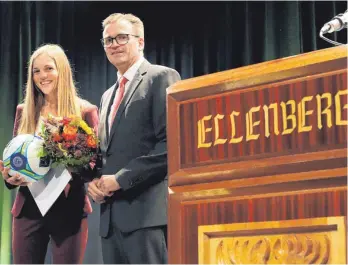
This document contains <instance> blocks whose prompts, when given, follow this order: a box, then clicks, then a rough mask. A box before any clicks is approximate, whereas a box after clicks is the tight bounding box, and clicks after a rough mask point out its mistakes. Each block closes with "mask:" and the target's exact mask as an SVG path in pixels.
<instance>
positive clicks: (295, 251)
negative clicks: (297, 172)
mask: <svg viewBox="0 0 348 265" xmlns="http://www.w3.org/2000/svg"><path fill="white" fill-rule="evenodd" d="M198 230H199V240H198V241H199V263H200V264H202V263H204V264H346V261H347V257H346V221H345V217H328V218H310V219H299V220H287V221H271V222H254V223H238V224H227V225H211V226H200V227H199V228H198Z"/></svg>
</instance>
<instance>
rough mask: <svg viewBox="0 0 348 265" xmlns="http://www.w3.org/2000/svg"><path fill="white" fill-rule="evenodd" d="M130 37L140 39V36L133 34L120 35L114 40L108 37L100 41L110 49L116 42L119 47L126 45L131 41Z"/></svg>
mask: <svg viewBox="0 0 348 265" xmlns="http://www.w3.org/2000/svg"><path fill="white" fill-rule="evenodd" d="M129 35H130V36H133V37H136V38H139V36H137V35H133V34H118V35H117V36H116V37H114V38H112V37H107V38H103V39H100V41H101V44H102V45H103V46H104V47H110V46H111V45H112V43H113V42H114V40H116V42H117V44H119V45H125V44H127V43H128V41H129Z"/></svg>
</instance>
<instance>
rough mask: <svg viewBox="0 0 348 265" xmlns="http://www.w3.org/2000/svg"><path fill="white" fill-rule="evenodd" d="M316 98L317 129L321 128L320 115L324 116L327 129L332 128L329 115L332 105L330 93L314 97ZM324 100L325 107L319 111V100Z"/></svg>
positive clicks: (330, 115)
mask: <svg viewBox="0 0 348 265" xmlns="http://www.w3.org/2000/svg"><path fill="white" fill-rule="evenodd" d="M316 98H317V112H318V114H317V120H318V128H319V129H321V128H323V122H322V119H321V115H322V114H326V121H327V127H329V128H331V127H332V114H331V109H330V107H331V105H332V96H331V94H330V93H324V94H322V95H321V96H320V95H316ZM323 98H326V99H327V107H326V108H325V109H324V110H321V99H323Z"/></svg>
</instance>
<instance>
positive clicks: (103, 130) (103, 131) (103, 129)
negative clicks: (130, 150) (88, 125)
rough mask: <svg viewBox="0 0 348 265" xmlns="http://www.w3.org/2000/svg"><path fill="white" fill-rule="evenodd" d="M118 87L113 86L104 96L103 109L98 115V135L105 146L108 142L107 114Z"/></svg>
mask: <svg viewBox="0 0 348 265" xmlns="http://www.w3.org/2000/svg"><path fill="white" fill-rule="evenodd" d="M117 86H118V84H117V83H116V84H115V85H113V86H112V88H111V89H110V93H108V95H106V97H105V100H104V102H103V108H102V109H101V113H100V121H101V122H100V123H99V126H100V129H99V133H100V139H104V143H102V144H105V145H107V143H108V141H109V122H108V117H109V113H110V107H111V105H112V102H113V98H114V97H115V94H116V87H117Z"/></svg>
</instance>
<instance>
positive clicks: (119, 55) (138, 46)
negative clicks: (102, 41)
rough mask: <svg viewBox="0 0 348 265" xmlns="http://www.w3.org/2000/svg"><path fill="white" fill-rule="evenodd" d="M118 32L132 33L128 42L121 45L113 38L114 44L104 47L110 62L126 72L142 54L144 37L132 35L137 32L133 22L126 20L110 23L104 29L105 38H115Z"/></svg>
mask: <svg viewBox="0 0 348 265" xmlns="http://www.w3.org/2000/svg"><path fill="white" fill-rule="evenodd" d="M118 34H131V35H128V38H129V40H128V43H126V44H121V45H120V44H118V43H117V42H116V40H113V43H112V45H111V46H110V47H104V50H105V53H106V56H107V57H108V59H109V61H110V63H112V64H113V65H114V66H115V67H116V68H117V69H118V70H119V71H120V72H122V73H124V72H125V71H127V69H128V68H129V67H131V66H132V65H133V64H134V63H135V62H136V61H137V60H138V59H139V58H140V56H141V55H142V50H143V49H144V39H143V38H140V37H135V36H132V35H137V34H136V32H135V31H134V29H133V26H132V24H131V23H130V22H128V21H126V20H120V21H118V22H116V23H115V22H114V23H110V24H108V25H107V26H106V27H105V29H104V31H103V38H108V37H111V38H115V37H116V36H117V35H118Z"/></svg>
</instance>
